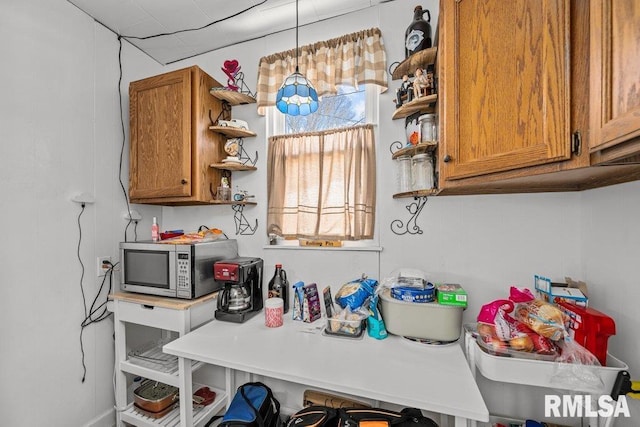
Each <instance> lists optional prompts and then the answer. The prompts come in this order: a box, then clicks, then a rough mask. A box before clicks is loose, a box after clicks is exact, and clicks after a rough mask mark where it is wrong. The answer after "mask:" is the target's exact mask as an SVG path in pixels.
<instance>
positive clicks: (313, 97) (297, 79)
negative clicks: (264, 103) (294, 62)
mask: <svg viewBox="0 0 640 427" xmlns="http://www.w3.org/2000/svg"><path fill="white" fill-rule="evenodd" d="M276 107H277V108H278V110H280V111H281V112H283V113H284V114H288V115H290V116H306V115H307V114H311V113H313V112H315V111H316V110H317V109H318V93H317V92H316V89H315V88H314V87H313V85H312V84H311V82H310V81H309V80H307V78H306V77H305V76H303V75H302V74H300V71H299V70H298V67H296V71H295V73H293V74H291V75H290V76H289V77H287V78H286V79H284V82H283V83H282V86H280V89H278V94H277V95H276Z"/></svg>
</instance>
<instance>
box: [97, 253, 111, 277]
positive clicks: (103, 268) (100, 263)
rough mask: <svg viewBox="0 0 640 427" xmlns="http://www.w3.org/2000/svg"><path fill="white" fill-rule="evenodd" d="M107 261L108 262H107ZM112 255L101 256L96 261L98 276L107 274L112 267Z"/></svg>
mask: <svg viewBox="0 0 640 427" xmlns="http://www.w3.org/2000/svg"><path fill="white" fill-rule="evenodd" d="M105 261H106V264H105ZM110 263H111V257H110V256H99V257H98V259H97V263H96V267H97V269H96V272H97V274H98V277H102V276H104V275H105V274H107V271H109V268H111V264H110Z"/></svg>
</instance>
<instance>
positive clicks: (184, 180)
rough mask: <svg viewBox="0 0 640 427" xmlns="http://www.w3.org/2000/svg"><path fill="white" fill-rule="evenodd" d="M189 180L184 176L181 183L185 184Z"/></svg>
mask: <svg viewBox="0 0 640 427" xmlns="http://www.w3.org/2000/svg"><path fill="white" fill-rule="evenodd" d="M187 182H189V181H187V179H186V178H182V180H181V181H180V183H181V184H182V185H185V184H186V183H187Z"/></svg>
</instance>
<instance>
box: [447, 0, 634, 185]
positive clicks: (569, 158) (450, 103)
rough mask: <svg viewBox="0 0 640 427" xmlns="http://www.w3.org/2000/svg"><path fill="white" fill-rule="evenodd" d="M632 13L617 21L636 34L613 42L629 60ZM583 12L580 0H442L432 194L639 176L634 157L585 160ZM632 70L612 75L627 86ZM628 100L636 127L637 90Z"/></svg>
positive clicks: (586, 10)
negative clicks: (601, 163)
mask: <svg viewBox="0 0 640 427" xmlns="http://www.w3.org/2000/svg"><path fill="white" fill-rule="evenodd" d="M621 3H633V2H621ZM635 3H637V2H635ZM592 7H593V6H592ZM626 13H629V12H628V11H627V12H626ZM635 13H636V15H635V16H636V18H635V20H633V23H630V24H629V25H630V27H629V28H627V27H626V25H622V24H621V23H620V22H618V25H620V26H621V27H624V28H627V30H628V32H629V31H631V29H632V28H631V27H633V26H634V25H636V27H633V30H635V32H634V33H633V35H631V34H629V36H628V37H629V38H630V39H633V41H634V42H635V43H636V44H635V45H633V44H632V42H631V41H628V42H624V43H623V42H622V41H619V42H618V43H619V45H618V46H616V45H614V46H616V48H620V49H623V50H622V51H617V52H616V53H617V55H619V56H620V57H621V58H625V57H628V56H634V58H633V59H629V60H628V61H627V62H628V63H633V64H635V70H637V69H638V67H637V64H638V59H637V58H636V56H637V55H636V52H637V51H638V44H637V43H638V42H639V40H640V39H638V32H639V31H640V30H638V29H637V28H638V26H637V24H638V18H637V11H635ZM590 14H592V11H591V10H590V7H586V4H585V2H583V1H581V0H570V1H565V0H540V1H529V0H514V1H509V2H505V1H499V0H441V4H440V22H439V25H440V27H439V36H440V38H439V45H438V58H437V74H438V79H439V99H438V108H437V109H438V112H439V116H440V118H439V124H440V141H439V147H438V150H437V157H438V173H439V180H438V183H439V193H438V194H441V195H448V194H480V193H508V192H543V191H575V190H583V189H587V188H594V187H599V186H604V185H609V184H614V183H619V182H625V181H630V180H634V179H640V166H632V167H630V166H613V167H607V168H602V167H593V166H592V165H593V161H592V159H591V157H590V153H589V151H590V150H589V142H587V141H589V139H590V124H589V115H590V109H592V108H593V106H594V102H596V101H594V100H593V99H590V89H591V90H593V88H590V75H589V74H590V72H591V73H593V72H594V71H593V68H590V52H589V50H590V48H593V46H590V43H589V38H590V25H593V21H591V22H590ZM591 18H593V16H591ZM618 18H620V19H622V18H623V17H622V16H619V17H618ZM625 18H626V17H625ZM593 31H595V30H592V32H591V34H593ZM634 37H635V38H634ZM627 49H630V50H627ZM617 67H618V68H617V69H616V70H614V71H615V72H616V73H621V74H622V73H623V70H622V69H621V68H620V66H617ZM627 72H628V71H626V70H624V73H625V74H626V73H627ZM638 75H640V74H639V73H638V72H637V71H635V72H631V73H629V74H628V75H626V76H625V77H624V78H623V77H620V81H624V82H626V84H627V85H628V86H629V87H627V90H629V88H630V86H631V85H632V81H634V79H635V84H636V87H637V85H640V82H638ZM597 77H599V76H597ZM615 81H618V80H615ZM636 94H637V92H636ZM590 101H593V102H591V104H590ZM626 105H627V106H629V105H631V103H630V102H627V104H626ZM633 105H634V107H635V110H634V111H633V112H635V114H636V118H635V121H636V126H635V130H636V134H637V130H638V126H637V119H638V116H637V115H638V105H639V104H638V99H637V98H636V103H635V104H633ZM618 110H620V108H618ZM627 110H628V108H627ZM633 112H632V113H633ZM627 113H628V111H627Z"/></svg>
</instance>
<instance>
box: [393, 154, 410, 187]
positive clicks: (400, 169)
mask: <svg viewBox="0 0 640 427" xmlns="http://www.w3.org/2000/svg"><path fill="white" fill-rule="evenodd" d="M396 164H397V167H396V171H397V178H398V179H397V182H398V186H397V187H398V192H399V193H406V192H407V191H411V156H399V157H398V158H397V159H396Z"/></svg>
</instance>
